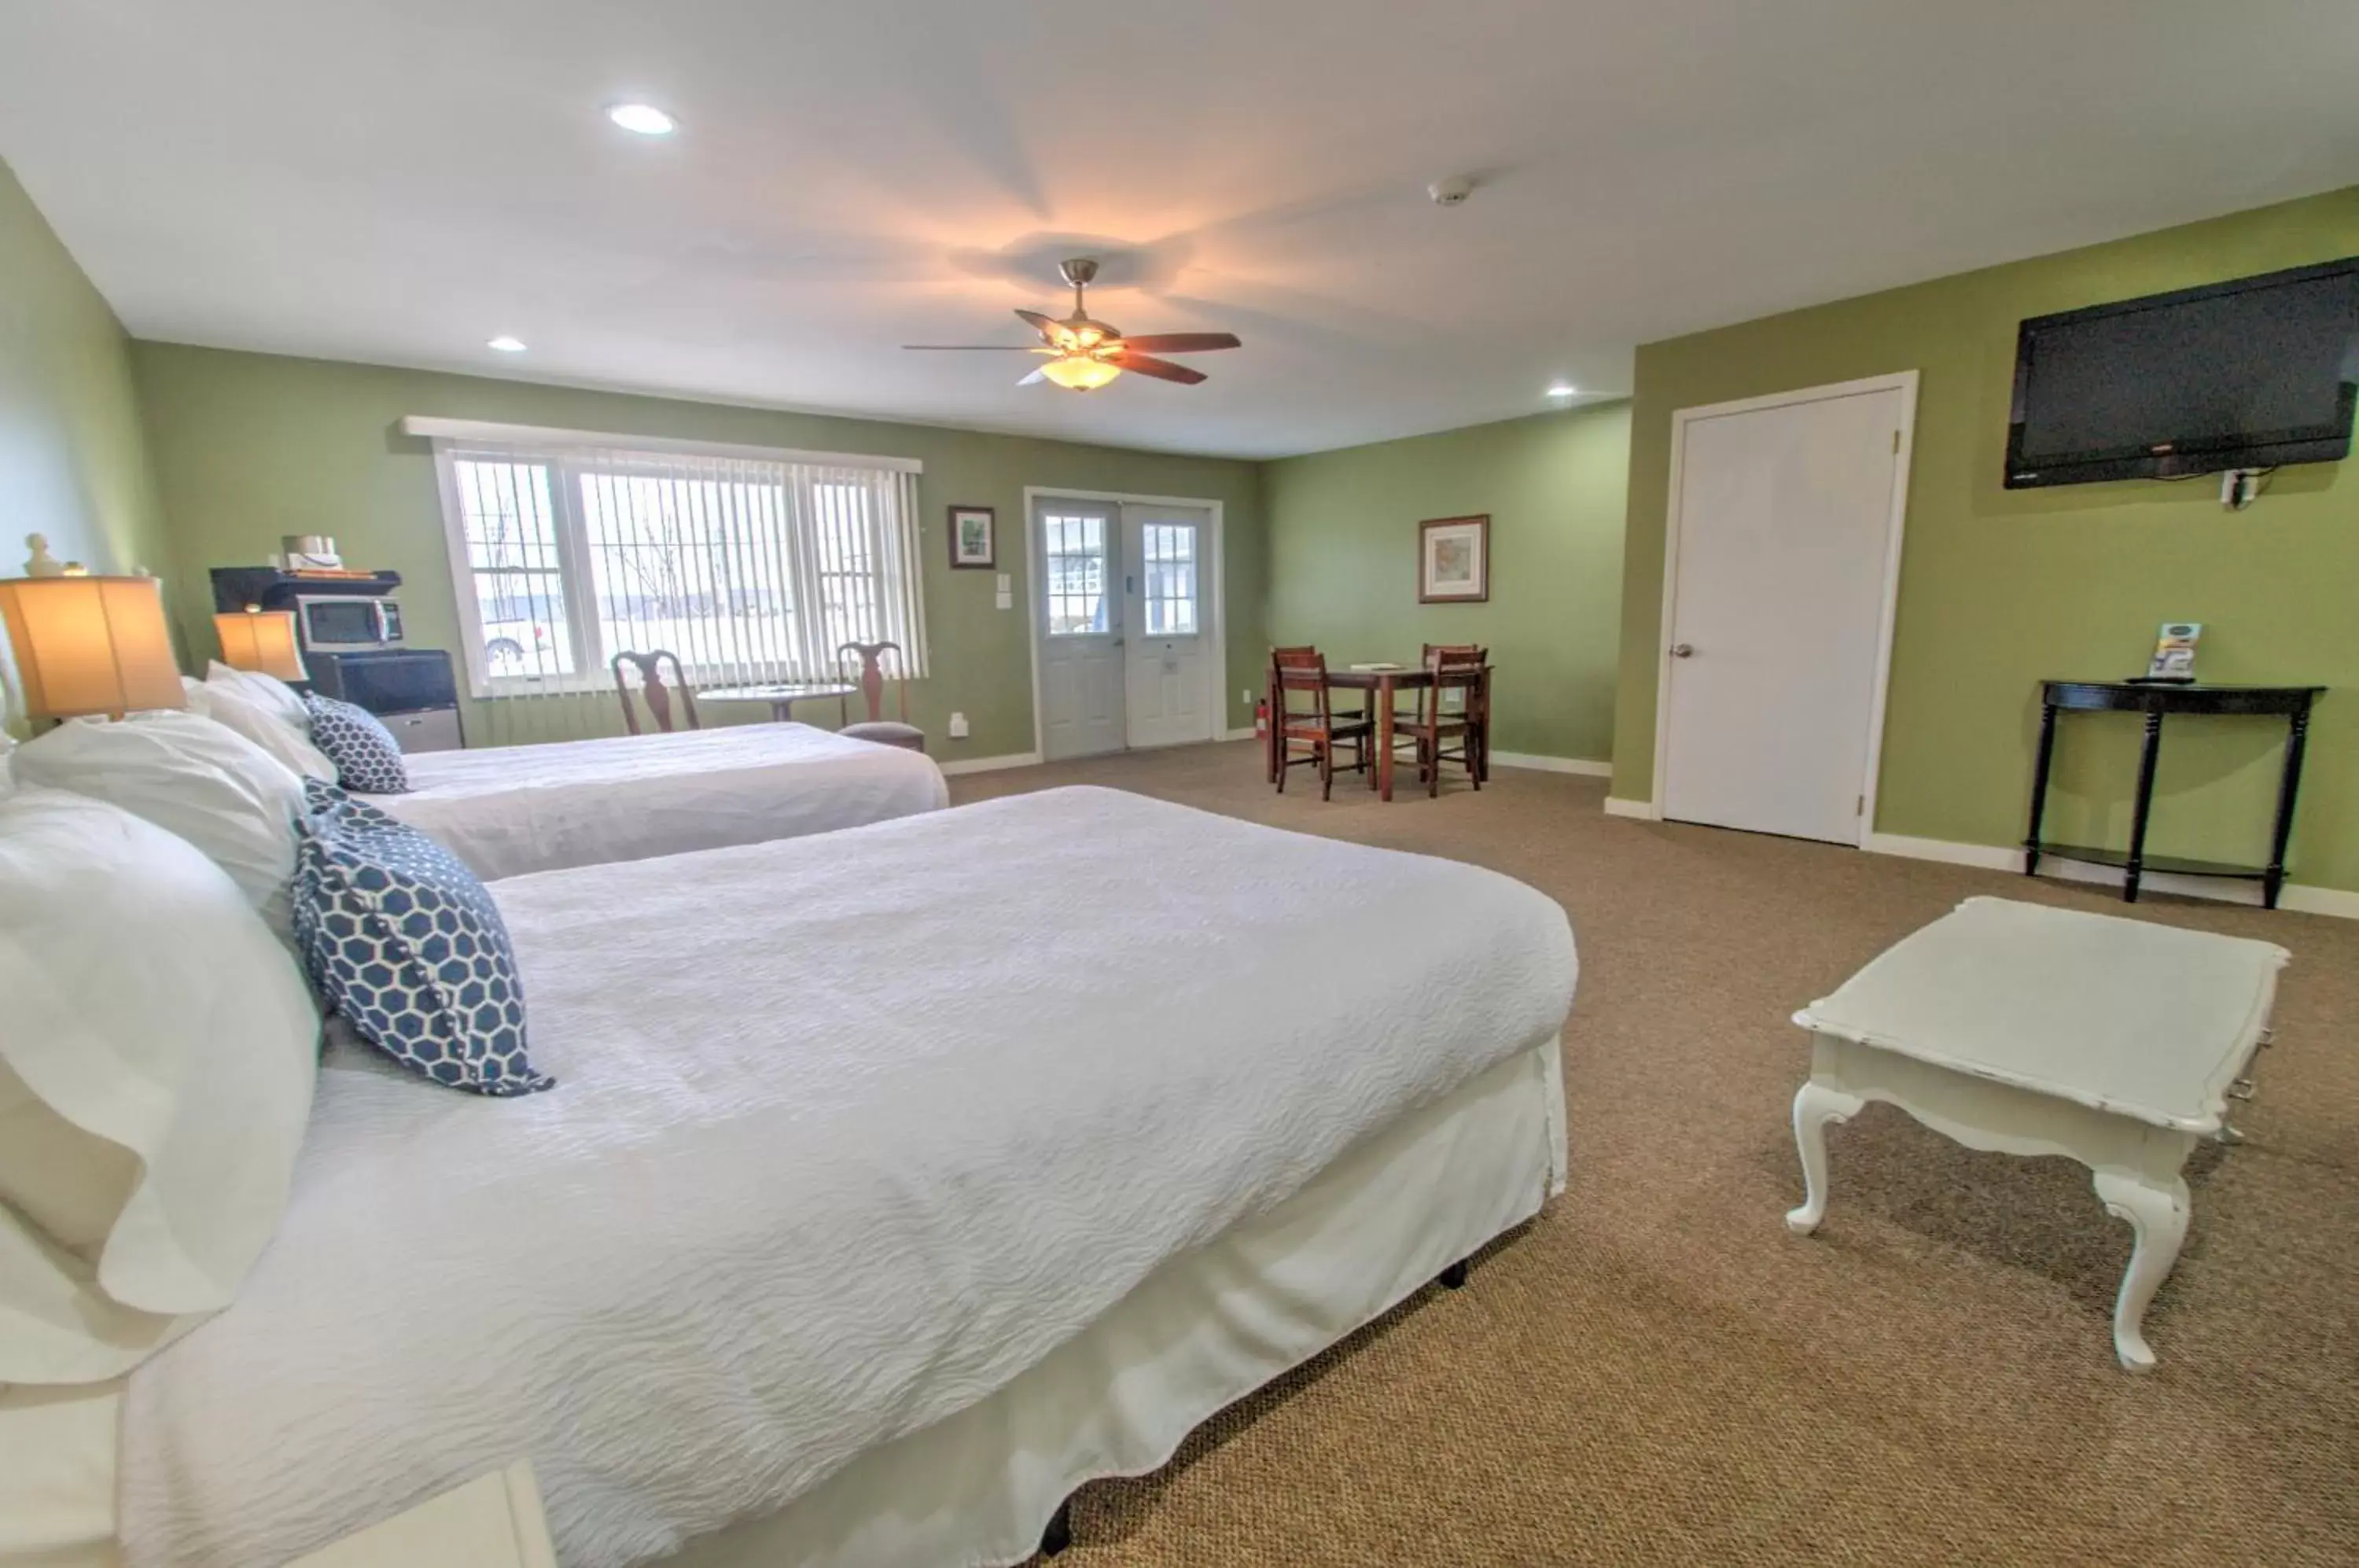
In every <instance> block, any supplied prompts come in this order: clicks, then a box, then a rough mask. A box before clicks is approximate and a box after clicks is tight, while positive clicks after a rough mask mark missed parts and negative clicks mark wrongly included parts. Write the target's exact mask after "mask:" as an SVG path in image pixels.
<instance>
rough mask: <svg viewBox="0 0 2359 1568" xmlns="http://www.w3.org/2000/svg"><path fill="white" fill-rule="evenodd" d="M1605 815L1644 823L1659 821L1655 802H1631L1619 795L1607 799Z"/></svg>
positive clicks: (1609, 796)
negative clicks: (1628, 818)
mask: <svg viewBox="0 0 2359 1568" xmlns="http://www.w3.org/2000/svg"><path fill="white" fill-rule="evenodd" d="M1605 814H1606V815H1607V816H1609V817H1630V818H1633V819H1635V820H1636V821H1638V822H1654V821H1656V820H1657V819H1656V816H1655V802H1654V801H1652V800H1625V799H1624V798H1623V797H1621V796H1619V795H1608V796H1606V797H1605Z"/></svg>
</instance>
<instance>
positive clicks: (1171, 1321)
mask: <svg viewBox="0 0 2359 1568" xmlns="http://www.w3.org/2000/svg"><path fill="white" fill-rule="evenodd" d="M1565 1164H1566V1149H1565V1127H1564V1084H1563V1068H1562V1062H1561V1058H1560V1054H1559V1050H1558V1046H1557V1043H1556V1042H1555V1041H1554V1040H1551V1041H1549V1043H1548V1044H1547V1045H1545V1046H1543V1047H1541V1048H1539V1049H1538V1050H1535V1051H1527V1052H1525V1053H1524V1054H1523V1055H1521V1056H1517V1057H1516V1058H1514V1059H1512V1060H1510V1061H1507V1062H1501V1063H1500V1064H1499V1065H1498V1066H1496V1067H1494V1068H1492V1069H1491V1070H1490V1071H1488V1072H1487V1073H1483V1074H1482V1075H1481V1076H1479V1077H1477V1078H1476V1079H1474V1080H1473V1082H1472V1083H1468V1084H1467V1085H1466V1086H1465V1087H1463V1088H1462V1089H1460V1090H1458V1091H1457V1092H1456V1093H1455V1094H1451V1095H1449V1096H1448V1097H1447V1098H1445V1099H1443V1100H1440V1101H1439V1102H1437V1103H1436V1104H1434V1105H1430V1106H1428V1107H1427V1108H1426V1109H1424V1110H1422V1111H1419V1112H1418V1113H1416V1114H1415V1115H1412V1116H1409V1117H1408V1118H1407V1119H1406V1120H1404V1121H1402V1122H1400V1123H1398V1124H1397V1125H1395V1126H1394V1127H1389V1128H1386V1130H1385V1131H1383V1132H1381V1133H1379V1134H1377V1135H1376V1136H1375V1137H1374V1138H1370V1139H1368V1140H1367V1141H1366V1142H1365V1143H1364V1144H1362V1145H1361V1146H1360V1147H1359V1148H1357V1149H1353V1151H1352V1152H1350V1153H1348V1154H1346V1155H1345V1156H1344V1157H1343V1159H1342V1160H1338V1161H1336V1162H1335V1163H1334V1164H1333V1165H1332V1166H1330V1167H1329V1168H1328V1169H1327V1170H1326V1171H1323V1172H1321V1174H1320V1175H1319V1176H1318V1177H1316V1178H1315V1179H1313V1180H1312V1181H1311V1182H1310V1185H1309V1186H1307V1187H1304V1188H1303V1189H1302V1190H1301V1191H1300V1192H1297V1193H1296V1194H1295V1195H1294V1196H1293V1197H1292V1198H1290V1199H1288V1201H1287V1202H1286V1203H1282V1204H1280V1205H1279V1206H1278V1207H1277V1208H1276V1209H1274V1210H1272V1211H1271V1212H1270V1213H1268V1214H1265V1215H1263V1216H1261V1217H1260V1218H1259V1219H1256V1220H1253V1221H1251V1222H1248V1223H1247V1224H1245V1225H1240V1226H1238V1227H1236V1228H1235V1229H1234V1230H1231V1231H1229V1232H1228V1233H1226V1234H1225V1235H1223V1236H1221V1237H1220V1238H1218V1239H1217V1240H1215V1241H1213V1242H1212V1244H1211V1245H1209V1246H1207V1247H1201V1248H1200V1249H1199V1250H1197V1251H1195V1252H1193V1253H1190V1254H1188V1255H1187V1256H1184V1257H1181V1258H1174V1259H1172V1260H1171V1261H1170V1262H1169V1263H1166V1264H1165V1265H1164V1266H1163V1267H1162V1268H1160V1269H1158V1270H1156V1271H1155V1272H1154V1273H1152V1274H1150V1275H1148V1276H1147V1279H1145V1280H1144V1281H1142V1282H1141V1283H1140V1285H1139V1286H1138V1288H1137V1289H1136V1290H1133V1291H1132V1292H1131V1294H1130V1295H1129V1296H1127V1297H1125V1299H1124V1300H1123V1301H1122V1302H1121V1303H1120V1304H1119V1305H1117V1306H1116V1307H1115V1308H1114V1310H1113V1311H1112V1312H1108V1313H1106V1314H1105V1315H1104V1316H1103V1317H1101V1318H1100V1319H1098V1321H1097V1322H1096V1323H1094V1324H1093V1325H1092V1326H1091V1327H1090V1328H1088V1329H1087V1330H1085V1331H1083V1332H1082V1334H1081V1335H1080V1336H1079V1337H1078V1338H1075V1339H1072V1340H1069V1341H1067V1342H1066V1343H1065V1344H1064V1345H1061V1346H1060V1347H1059V1348H1058V1349H1057V1350H1055V1351H1053V1352H1051V1353H1050V1354H1049V1356H1048V1357H1047V1358H1046V1359H1045V1360H1043V1361H1041V1362H1040V1363H1038V1365H1037V1366H1035V1367H1032V1368H1031V1369H1030V1370H1029V1371H1027V1372H1026V1373H1024V1374H1023V1375H1022V1376H1021V1377H1017V1378H1016V1380H1015V1381H1014V1382H1012V1383H1009V1384H1008V1385H1007V1386H1006V1387H1005V1388H1001V1389H1000V1390H999V1392H997V1393H996V1394H995V1395H993V1396H992V1397H991V1398H989V1399H984V1401H983V1402H982V1403H980V1404H976V1405H972V1406H970V1407H968V1408H967V1409H966V1410H962V1411H960V1412H959V1413H958V1414H957V1415H954V1416H952V1417H951V1418H950V1419H948V1420H947V1421H940V1422H938V1423H937V1424H935V1425H934V1426H931V1427H929V1428H927V1429H926V1430H925V1431H923V1432H914V1433H912V1434H910V1435H909V1436H908V1437H905V1438H902V1439H900V1440H899V1441H898V1442H896V1443H889V1444H887V1445H886V1446H885V1447H883V1448H879V1449H876V1450H874V1451H873V1452H871V1453H869V1454H865V1455H864V1456H862V1457H861V1458H858V1459H855V1460H854V1461H853V1463H852V1464H850V1465H847V1466H845V1467H844V1468H843V1470H841V1471H839V1472H837V1473H836V1474H835V1475H833V1476H832V1477H830V1478H829V1479H828V1480H827V1481H825V1482H824V1483H822V1484H821V1486H819V1487H818V1488H816V1489H815V1490H813V1491H811V1492H810V1493H809V1494H807V1495H806V1496H804V1497H801V1498H799V1499H798V1500H797V1501H796V1502H795V1503H794V1504H793V1505H792V1506H791V1507H789V1508H786V1509H784V1510H782V1511H781V1512H778V1513H776V1514H772V1515H769V1516H767V1517H765V1518H760V1519H748V1520H746V1521H744V1522H742V1523H739V1524H736V1525H733V1526H731V1527H730V1528H729V1529H727V1530H719V1531H716V1532H715V1533H713V1534H711V1535H706V1536H701V1537H700V1538H698V1539H697V1540H695V1541H690V1543H689V1544H688V1546H687V1547H686V1549H684V1550H683V1551H682V1552H679V1553H678V1554H676V1555H675V1556H673V1557H672V1558H670V1559H669V1563H670V1564H671V1565H672V1568H787V1565H789V1564H791V1565H794V1568H901V1565H907V1568H947V1565H950V1564H965V1565H969V1568H983V1565H998V1564H1005V1563H1018V1562H1021V1561H1023V1560H1024V1559H1025V1558H1027V1557H1028V1556H1030V1555H1031V1554H1032V1552H1033V1551H1034V1550H1035V1549H1036V1548H1037V1547H1038V1544H1039V1541H1040V1532H1041V1530H1043V1529H1045V1528H1046V1527H1047V1524H1048V1522H1049V1517H1050V1516H1051V1515H1052V1514H1054V1513H1055V1512H1056V1509H1057V1506H1058V1505H1059V1504H1060V1502H1062V1501H1063V1500H1064V1499H1065V1497H1068V1496H1069V1495H1071V1492H1072V1491H1073V1490H1074V1488H1076V1487H1077V1486H1081V1485H1082V1483H1083V1482H1086V1481H1092V1480H1096V1479H1099V1478H1101V1477H1103V1476H1108V1475H1144V1474H1146V1473H1147V1472H1148V1471H1150V1470H1153V1469H1155V1468H1157V1467H1158V1465H1162V1464H1163V1463H1164V1462H1165V1461H1166V1460H1168V1459H1169V1458H1170V1457H1171V1455H1172V1454H1173V1453H1174V1452H1175V1451H1177V1450H1178V1448H1179V1446H1180V1443H1181V1441H1182V1440H1183V1439H1185V1438H1186V1436H1187V1435H1188V1433H1189V1432H1190V1431H1192V1430H1194V1428H1195V1427H1196V1426H1198V1425H1199V1424H1201V1422H1202V1421H1205V1420H1206V1419H1208V1418H1209V1417H1211V1416H1212V1415H1213V1414H1214V1413H1215V1412H1217V1411H1218V1410H1221V1409H1222V1408H1223V1407H1224V1406H1226V1405H1229V1404H1231V1403H1234V1401H1235V1400H1237V1399H1242V1398H1244V1397H1245V1395H1246V1394H1249V1393H1251V1392H1252V1391H1253V1390H1254V1389H1256V1388H1260V1387H1261V1386H1262V1385H1263V1384H1265V1383H1266V1382H1268V1381H1269V1380H1270V1379H1271V1378H1273V1377H1277V1376H1278V1375H1279V1374H1280V1373H1283V1372H1285V1371H1287V1370H1288V1369H1289V1368H1291V1367H1298V1366H1299V1365H1301V1364H1302V1363H1303V1362H1305V1361H1308V1360H1310V1358H1311V1357H1312V1356H1316V1355H1318V1354H1319V1352H1320V1351H1321V1350H1323V1349H1325V1348H1326V1347H1327V1346H1329V1345H1332V1344H1334V1343H1335V1342H1336V1341H1338V1340H1340V1339H1343V1337H1344V1336H1346V1335H1347V1334H1351V1333H1352V1332H1353V1330H1354V1329H1357V1328H1359V1327H1361V1326H1362V1325H1364V1324H1365V1323H1370V1322H1373V1321H1374V1320H1375V1319H1376V1318H1378V1317H1381V1316H1383V1315H1384V1313H1385V1312H1387V1311H1389V1310H1391V1309H1392V1308H1393V1307H1395V1306H1397V1305H1398V1304H1399V1303H1400V1302H1401V1301H1404V1300H1406V1299H1407V1298H1408V1296H1410V1295H1411V1294H1413V1293H1414V1292H1415V1291H1416V1290H1418V1289H1419V1287H1421V1286H1423V1285H1425V1284H1426V1283H1427V1282H1428V1281H1430V1280H1431V1279H1433V1277H1434V1276H1435V1275H1437V1274H1439V1273H1440V1272H1441V1270H1442V1269H1446V1268H1448V1267H1449V1266H1450V1265H1451V1264H1452V1263H1454V1262H1457V1261H1458V1260H1459V1259H1460V1258H1465V1257H1467V1256H1469V1255H1470V1254H1472V1253H1473V1252H1474V1251H1476V1250H1477V1249H1478V1248H1480V1247H1482V1246H1483V1245H1484V1243H1485V1242H1487V1241H1489V1240H1491V1239H1492V1238H1493V1237H1494V1236H1498V1235H1499V1234H1500V1233H1501V1232H1503V1231H1506V1230H1508V1229H1511V1228H1513V1227H1514V1226H1516V1225H1520V1224H1522V1223H1523V1222H1524V1221H1525V1220H1527V1219H1529V1218H1531V1217H1532V1216H1533V1215H1534V1214H1538V1212H1539V1209H1540V1205H1541V1204H1542V1203H1545V1202H1546V1201H1547V1200H1548V1199H1549V1197H1550V1196H1551V1195H1553V1194H1555V1193H1557V1192H1562V1191H1563V1189H1564V1179H1565ZM1474 1288H1476V1289H1480V1288H1481V1276H1480V1275H1477V1276H1476V1278H1475V1284H1474ZM121 1390H122V1384H121V1382H120V1380H118V1381H116V1382H113V1383H108V1384H104V1385H99V1386H95V1387H92V1388H88V1389H74V1390H51V1389H19V1390H14V1391H13V1392H12V1393H6V1394H0V1568H16V1564H24V1565H26V1568H36V1565H38V1568H114V1564H116V1563H119V1562H120V1561H121V1559H120V1557H119V1555H118V1553H117V1551H116V1548H115V1545H114V1520H115V1512H116V1510H115V1497H114V1490H115V1468H116V1467H115V1446H116V1424H117V1421H118V1420H119V1418H120V1414H121V1409H122V1402H123V1401H122V1392H121ZM519 1457H528V1456H524V1455H519Z"/></svg>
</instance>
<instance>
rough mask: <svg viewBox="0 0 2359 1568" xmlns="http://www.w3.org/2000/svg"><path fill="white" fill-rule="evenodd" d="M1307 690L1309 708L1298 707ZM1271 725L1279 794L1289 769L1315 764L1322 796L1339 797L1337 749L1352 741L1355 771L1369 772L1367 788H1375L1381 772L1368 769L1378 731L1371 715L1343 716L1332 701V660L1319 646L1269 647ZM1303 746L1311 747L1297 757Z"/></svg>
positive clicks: (1274, 766)
mask: <svg viewBox="0 0 2359 1568" xmlns="http://www.w3.org/2000/svg"><path fill="white" fill-rule="evenodd" d="M1298 692H1301V693H1308V694H1309V695H1310V707H1309V708H1308V709H1298V708H1297V707H1295V705H1294V701H1293V699H1294V696H1295V694H1296V693H1298ZM1269 696H1270V702H1269V723H1270V731H1271V735H1270V738H1271V741H1272V743H1273V744H1272V746H1271V747H1270V760H1271V767H1270V770H1271V772H1273V773H1274V774H1276V775H1277V792H1278V793H1279V794H1281V795H1283V794H1285V793H1286V770H1287V769H1288V768H1299V767H1301V766H1302V765H1303V764H1305V763H1315V764H1317V765H1318V768H1319V798H1320V799H1321V800H1333V799H1334V798H1335V747H1336V746H1338V745H1340V744H1343V743H1346V742H1348V743H1349V744H1350V745H1351V746H1352V753H1353V758H1352V766H1353V770H1354V771H1357V772H1362V773H1366V774H1367V775H1368V787H1369V788H1370V789H1374V788H1375V782H1376V776H1375V772H1374V771H1372V770H1371V769H1370V768H1369V767H1368V737H1369V735H1371V734H1372V733H1373V730H1372V726H1371V725H1370V724H1369V722H1368V716H1367V714H1366V713H1364V712H1363V713H1356V714H1349V715H1345V714H1339V713H1336V712H1335V710H1334V705H1333V703H1332V702H1330V701H1329V698H1328V692H1327V659H1326V658H1325V656H1324V655H1322V654H1321V653H1320V651H1319V650H1318V649H1317V648H1272V649H1270V650H1269ZM1298 744H1299V745H1300V746H1303V747H1305V748H1306V749H1305V750H1304V752H1303V754H1302V755H1301V756H1300V757H1297V756H1295V755H1294V748H1295V746H1297V745H1298Z"/></svg>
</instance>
